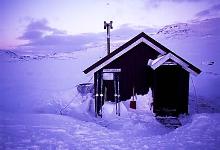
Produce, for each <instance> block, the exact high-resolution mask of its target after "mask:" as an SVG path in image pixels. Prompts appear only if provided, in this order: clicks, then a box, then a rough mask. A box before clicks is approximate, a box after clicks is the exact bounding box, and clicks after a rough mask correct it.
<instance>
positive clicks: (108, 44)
mask: <svg viewBox="0 0 220 150" xmlns="http://www.w3.org/2000/svg"><path fill="white" fill-rule="evenodd" d="M112 23H113V22H112V21H110V23H107V22H106V21H104V29H107V55H108V54H110V29H113V27H112Z"/></svg>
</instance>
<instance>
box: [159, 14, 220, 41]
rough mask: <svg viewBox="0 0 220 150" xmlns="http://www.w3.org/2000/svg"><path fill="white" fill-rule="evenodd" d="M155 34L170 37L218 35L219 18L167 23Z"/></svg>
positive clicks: (219, 34) (219, 32)
mask: <svg viewBox="0 0 220 150" xmlns="http://www.w3.org/2000/svg"><path fill="white" fill-rule="evenodd" d="M155 36H160V37H163V38H171V39H173V38H175V39H176V38H177V39H181V38H187V37H195V36H196V37H202V38H206V37H210V36H212V37H213V36H214V37H216V36H220V18H212V19H206V20H200V21H191V22H189V23H177V24H171V25H167V26H164V27H163V28H161V29H160V30H159V31H158V32H157V33H156V35H155Z"/></svg>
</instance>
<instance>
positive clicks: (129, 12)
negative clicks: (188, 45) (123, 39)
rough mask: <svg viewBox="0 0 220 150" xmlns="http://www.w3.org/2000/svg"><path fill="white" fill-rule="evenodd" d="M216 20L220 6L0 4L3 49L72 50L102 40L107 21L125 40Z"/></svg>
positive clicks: (169, 0) (184, 0) (60, 1)
mask: <svg viewBox="0 0 220 150" xmlns="http://www.w3.org/2000/svg"><path fill="white" fill-rule="evenodd" d="M217 17H220V2H219V0H135V1H134V0H130V1H128V0H80V1H73V0H1V1H0V19H1V22H0V33H1V38H0V49H22V50H27V51H28V50H29V51H35V50H38V49H54V48H56V49H63V50H74V48H75V47H78V48H80V47H81V46H83V45H85V44H87V45H88V44H90V43H93V42H96V41H102V40H104V39H105V34H104V33H105V31H104V29H103V21H104V20H107V21H108V20H113V26H114V32H113V33H117V34H118V35H123V34H126V33H128V32H133V31H134V30H137V29H138V30H141V29H143V30H144V31H146V30H147V31H149V32H153V31H155V30H156V29H159V28H161V27H162V26H164V25H168V24H173V23H178V22H190V21H192V20H203V19H207V18H217ZM154 29H155V30H154ZM73 45H74V46H75V47H74V46H73Z"/></svg>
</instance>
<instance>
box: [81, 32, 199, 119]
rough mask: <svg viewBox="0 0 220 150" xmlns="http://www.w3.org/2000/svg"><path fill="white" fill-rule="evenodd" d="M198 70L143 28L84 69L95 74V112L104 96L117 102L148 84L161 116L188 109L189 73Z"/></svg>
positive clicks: (157, 111)
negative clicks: (142, 30) (143, 30)
mask: <svg viewBox="0 0 220 150" xmlns="http://www.w3.org/2000/svg"><path fill="white" fill-rule="evenodd" d="M200 72H201V71H200V69H198V68H196V67H195V66H193V65H192V64H190V63H189V62H187V61H186V60H184V59H183V58H181V57H180V56H178V55H176V54H175V53H173V52H172V51H170V50H169V49H167V48H166V47H164V46H163V45H161V44H160V43H158V42H157V41H155V40H154V39H152V38H151V37H149V36H148V35H146V34H145V33H143V32H142V33H140V34H139V35H137V36H136V37H134V38H133V39H131V40H129V41H128V42H127V43H125V44H123V45H122V46H121V47H119V48H118V49H116V50H114V51H112V52H111V53H110V54H109V55H107V56H105V57H104V58H102V59H101V60H99V61H98V62H96V63H95V64H93V65H91V66H90V67H88V68H87V69H86V70H84V73H85V74H88V73H92V74H94V89H95V105H96V107H95V108H96V113H97V114H100V110H101V107H102V105H103V104H104V101H105V100H108V101H109V100H110V101H113V102H116V103H118V102H120V101H125V100H128V99H130V98H131V96H132V95H133V94H134V93H135V94H141V95H144V94H147V93H148V91H149V88H151V89H152V96H153V111H154V113H156V115H161V116H164V115H172V116H174V115H175V116H176V115H179V114H181V113H188V93H189V74H190V73H192V74H194V75H198V74H199V73H200Z"/></svg>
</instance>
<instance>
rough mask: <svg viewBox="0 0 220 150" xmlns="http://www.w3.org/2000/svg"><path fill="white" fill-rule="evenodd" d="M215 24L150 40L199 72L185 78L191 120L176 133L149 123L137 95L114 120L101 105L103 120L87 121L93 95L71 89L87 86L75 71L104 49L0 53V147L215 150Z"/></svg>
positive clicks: (218, 117)
mask: <svg viewBox="0 0 220 150" xmlns="http://www.w3.org/2000/svg"><path fill="white" fill-rule="evenodd" d="M218 22H219V21H218V19H217V20H214V23H217V24H219V25H220V23H218ZM214 23H213V20H206V21H202V22H199V23H196V22H193V23H191V24H177V25H171V26H166V27H165V28H162V29H161V30H160V31H159V32H158V33H157V34H155V35H154V36H153V38H155V39H157V40H158V41H159V42H161V43H162V44H164V45H165V46H166V47H168V48H170V49H171V50H173V51H174V52H176V53H177V54H179V55H180V56H182V57H183V58H185V59H186V60H188V61H190V62H191V63H192V64H194V65H196V66H197V67H199V68H200V69H201V70H202V73H201V74H200V75H199V76H197V77H194V76H191V80H190V97H189V98H190V105H189V109H190V115H189V116H180V121H181V123H182V124H183V126H181V127H179V128H177V129H170V128H167V127H165V126H163V125H162V124H160V123H159V122H158V121H157V120H156V119H155V117H154V116H153V114H152V113H151V111H150V110H149V108H150V107H149V106H148V105H144V104H146V103H147V102H146V101H145V100H146V99H149V95H148V96H138V97H137V103H138V104H137V106H138V110H131V109H129V108H128V107H127V106H128V103H126V102H125V103H124V105H123V106H124V107H123V113H122V116H120V117H118V116H116V115H113V114H111V111H112V112H114V110H113V106H111V104H107V103H106V106H105V107H104V109H105V110H103V111H104V113H105V112H106V114H104V116H103V118H95V117H94V113H93V98H92V96H91V95H89V94H88V95H81V94H80V93H78V92H77V87H76V86H77V85H78V84H80V83H87V82H92V81H93V80H92V75H85V74H83V72H82V71H83V70H84V69H85V68H87V67H88V66H90V65H91V64H92V63H94V62H95V61H97V60H98V59H100V58H101V57H103V56H104V55H105V53H106V52H105V50H104V49H105V47H104V46H98V47H94V48H92V47H91V48H89V49H84V50H81V51H75V52H69V53H54V54H34V53H31V54H22V53H14V52H10V51H0V149H98V150H101V149H167V150H170V149H199V150H200V149H216V150H217V149H219V147H220V107H219V106H220V93H219V87H220V61H219V58H220V51H219V47H220V44H219V41H220V34H219V33H220V30H219V27H216V25H213V24H214ZM211 27H213V28H211ZM214 27H215V28H214ZM207 28H208V29H207ZM203 29H206V30H203ZM121 41H123V39H121ZM115 43H117V42H115ZM119 43H120V42H119ZM143 107H144V108H146V109H145V110H143ZM147 110H148V111H147ZM107 112H108V113H107ZM109 112H110V113H109ZM61 114H62V115H61Z"/></svg>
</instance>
